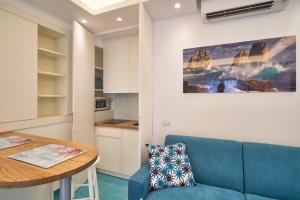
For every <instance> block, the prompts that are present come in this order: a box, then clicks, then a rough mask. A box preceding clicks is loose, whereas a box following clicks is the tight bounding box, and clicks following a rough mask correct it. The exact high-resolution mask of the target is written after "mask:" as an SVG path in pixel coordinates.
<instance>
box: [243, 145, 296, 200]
mask: <svg viewBox="0 0 300 200" xmlns="http://www.w3.org/2000/svg"><path fill="white" fill-rule="evenodd" d="M243 154H244V175H245V193H247V194H256V195H259V196H264V197H269V198H274V199H285V200H299V199H300V148H296V147H286V146H279V145H270V144H258V143H243Z"/></svg>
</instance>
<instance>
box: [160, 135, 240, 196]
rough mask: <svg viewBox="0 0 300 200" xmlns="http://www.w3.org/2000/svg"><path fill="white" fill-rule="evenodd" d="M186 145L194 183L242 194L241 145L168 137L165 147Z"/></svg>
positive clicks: (205, 139)
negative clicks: (167, 145) (176, 144)
mask: <svg viewBox="0 0 300 200" xmlns="http://www.w3.org/2000/svg"><path fill="white" fill-rule="evenodd" d="M178 142H183V143H185V144H186V145H187V153H188V156H189V158H190V162H191V166H192V171H193V173H194V178H195V181H196V182H197V183H202V184H207V185H212V186H217V187H223V188H228V189H232V190H236V191H239V192H243V191H244V179H243V159H242V143H240V142H235V141H230V140H218V139H207V138H200V137H189V136H176V135H168V136H167V137H166V139H165V143H166V144H174V143H178Z"/></svg>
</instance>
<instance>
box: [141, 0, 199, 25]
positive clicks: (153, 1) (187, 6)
mask: <svg viewBox="0 0 300 200" xmlns="http://www.w3.org/2000/svg"><path fill="white" fill-rule="evenodd" d="M143 1H144V4H145V6H146V8H147V10H148V12H149V14H150V15H151V17H152V19H153V20H154V21H156V20H161V19H167V18H171V17H178V16H181V15H188V14H192V13H196V12H198V2H199V5H200V0H143ZM176 3H180V5H181V8H180V9H175V8H174V5H175V4H176Z"/></svg>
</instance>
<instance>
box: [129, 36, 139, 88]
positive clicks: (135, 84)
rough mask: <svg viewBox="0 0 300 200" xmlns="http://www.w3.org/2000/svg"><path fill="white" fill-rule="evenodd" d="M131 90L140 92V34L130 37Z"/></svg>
mask: <svg viewBox="0 0 300 200" xmlns="http://www.w3.org/2000/svg"><path fill="white" fill-rule="evenodd" d="M129 82H130V92H131V93H138V92H139V36H138V35H136V36H133V37H132V38H130V73H129Z"/></svg>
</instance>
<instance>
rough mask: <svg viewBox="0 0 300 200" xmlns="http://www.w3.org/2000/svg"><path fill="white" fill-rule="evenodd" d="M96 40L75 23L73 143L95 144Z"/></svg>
mask: <svg viewBox="0 0 300 200" xmlns="http://www.w3.org/2000/svg"><path fill="white" fill-rule="evenodd" d="M94 77H95V38H94V36H93V35H92V34H91V33H90V32H88V31H87V30H86V29H85V28H84V27H83V26H81V25H80V24H78V23H77V22H74V23H73V141H75V142H80V143H85V144H94V143H95V141H94V138H95V137H94V135H95V134H94V104H95V94H94V85H95V79H94Z"/></svg>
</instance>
